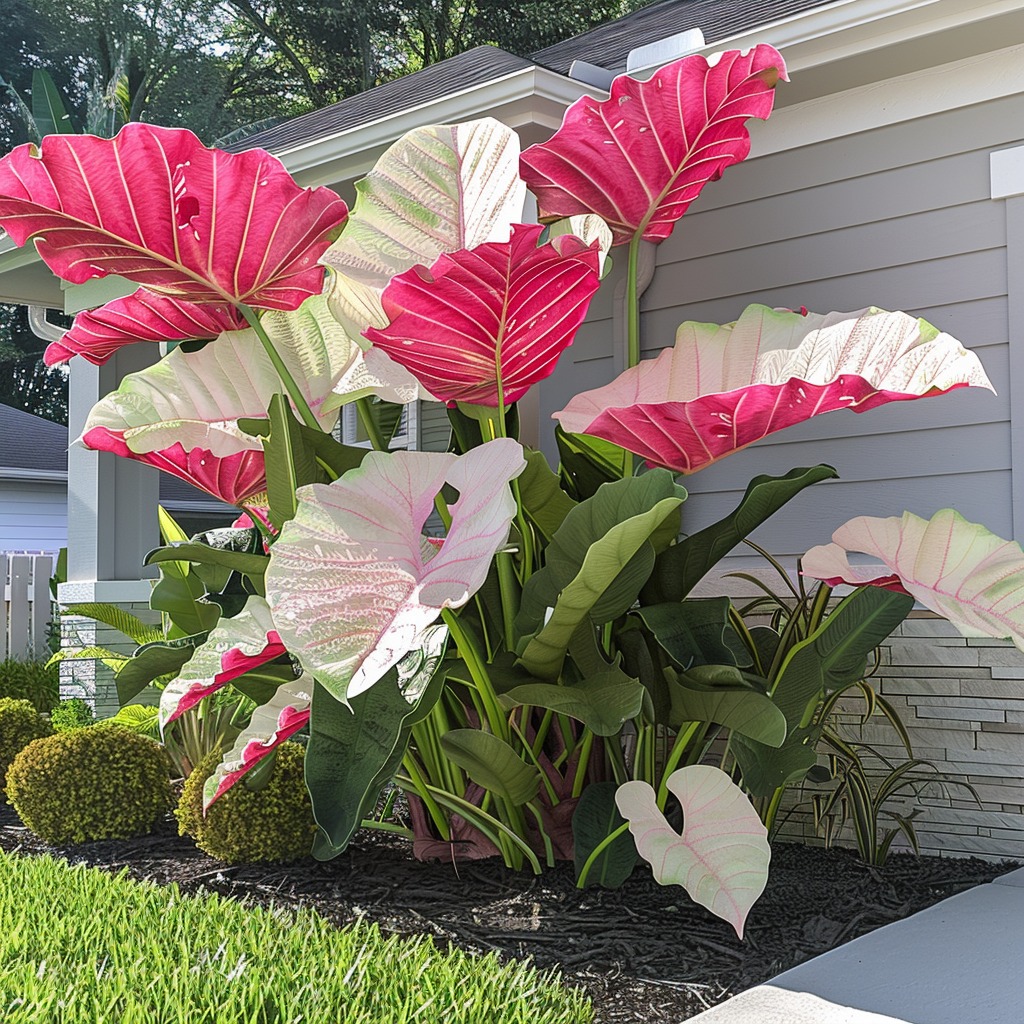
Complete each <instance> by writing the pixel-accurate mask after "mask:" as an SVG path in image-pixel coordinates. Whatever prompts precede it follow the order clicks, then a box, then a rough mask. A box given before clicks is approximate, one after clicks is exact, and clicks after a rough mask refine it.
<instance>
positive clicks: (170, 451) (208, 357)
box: [82, 295, 417, 505]
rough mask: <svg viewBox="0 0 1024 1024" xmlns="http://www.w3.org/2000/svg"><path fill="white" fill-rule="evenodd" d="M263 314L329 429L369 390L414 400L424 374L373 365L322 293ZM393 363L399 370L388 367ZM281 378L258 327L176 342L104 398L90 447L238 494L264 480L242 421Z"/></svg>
mask: <svg viewBox="0 0 1024 1024" xmlns="http://www.w3.org/2000/svg"><path fill="white" fill-rule="evenodd" d="M262 324H263V327H264V328H265V330H266V331H267V334H268V335H269V336H270V338H271V339H272V341H273V342H274V347H275V348H276V350H277V352H278V355H279V356H280V358H281V360H282V362H284V364H285V365H286V366H287V368H288V370H289V372H290V373H291V374H292V376H293V378H294V379H295V380H296V381H297V383H298V385H299V387H300V388H301V389H302V391H303V396H304V397H305V399H306V401H307V403H308V405H309V407H310V409H311V410H312V411H313V413H314V414H315V415H316V417H317V419H318V420H319V422H320V424H321V426H322V427H323V429H324V430H330V429H331V428H332V427H333V426H334V424H335V423H336V422H337V419H338V410H339V408H340V407H341V406H342V405H343V404H344V403H345V402H347V401H351V400H353V399H355V398H359V397H361V396H363V395H371V394H372V395H378V396H380V397H381V398H384V399H386V400H387V401H390V402H397V403H406V402H411V401H413V400H414V399H415V398H416V395H417V384H416V382H415V381H414V380H412V378H411V377H409V375H408V374H407V373H406V371H404V370H402V369H401V368H400V367H396V366H394V364H393V363H391V364H389V363H386V362H385V361H383V360H381V361H375V362H373V365H372V366H371V365H369V364H368V363H367V361H366V360H365V359H364V357H363V352H362V350H361V349H360V348H359V346H358V345H357V344H356V343H355V342H354V341H352V340H351V339H350V338H349V337H348V335H347V334H346V333H345V331H344V330H343V329H342V327H341V325H340V324H339V323H338V322H337V321H336V320H335V319H334V317H333V316H332V315H331V313H330V311H329V310H328V308H327V302H326V299H325V298H324V297H323V296H319V295H316V296H313V297H312V298H311V299H307V301H306V302H305V303H303V305H302V306H301V307H300V308H299V309H297V310H290V311H278V310H272V311H269V312H267V313H265V314H264V315H263V318H262ZM392 369H393V370H395V371H396V373H395V374H394V375H393V377H388V376H386V374H387V373H388V371H389V370H392ZM281 387H282V385H281V380H280V377H279V376H278V373H277V370H276V369H275V368H274V365H273V363H272V362H271V360H270V357H269V356H268V355H267V353H266V352H265V351H264V349H263V347H262V345H260V343H259V341H258V339H257V338H256V334H255V332H254V331H252V330H251V329H247V330H243V331H229V332H227V333H225V334H223V335H221V337H220V338H219V339H218V340H217V341H216V342H214V343H213V344H210V345H206V346H205V347H204V348H202V349H200V350H199V351H198V352H184V351H182V350H181V349H175V351H173V352H171V353H170V355H168V356H167V357H166V358H165V359H161V360H160V362H159V363H157V364H155V365H154V366H150V367H147V368H146V369H145V370H140V371H139V372H138V373H132V374H128V376H126V377H125V378H124V379H123V380H122V381H121V384H120V386H119V387H118V389H117V391H114V392H112V393H111V394H109V395H107V396H106V397H105V398H103V399H101V400H100V401H99V402H98V403H97V404H96V405H95V406H94V407H93V410H92V412H91V413H90V414H89V417H88V419H87V420H86V423H85V429H84V431H83V433H82V441H83V443H84V444H85V445H86V447H88V448H93V449H96V450H98V451H112V452H114V453H116V454H118V455H122V456H125V457H127V458H133V459H136V460H138V461H140V462H144V463H146V464H147V465H151V466H156V467H157V468H159V469H163V470H165V471H166V472H169V473H171V474H173V475H174V476H178V477H180V478H181V479H183V480H187V481H188V482H189V483H192V484H194V485H195V486H196V487H200V488H201V489H203V490H205V491H207V492H208V493H210V494H213V495H214V496H215V497H218V498H220V499H221V500H223V501H228V502H230V503H231V504H236V505H237V504H240V503H242V502H244V501H246V500H247V499H250V498H252V497H254V496H255V495H257V494H260V493H261V492H263V491H264V490H266V477H265V473H264V459H263V447H262V444H261V442H260V440H259V438H257V437H253V436H252V435H250V434H247V433H245V432H244V431H242V430H241V429H240V428H239V427H238V423H237V421H238V420H239V419H243V418H246V417H254V418H257V419H258V418H260V417H264V416H266V410H267V408H268V406H269V404H270V400H271V398H272V397H273V396H274V395H275V394H277V393H278V392H280V391H281Z"/></svg>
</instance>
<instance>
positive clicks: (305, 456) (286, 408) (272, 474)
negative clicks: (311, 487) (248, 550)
mask: <svg viewBox="0 0 1024 1024" xmlns="http://www.w3.org/2000/svg"><path fill="white" fill-rule="evenodd" d="M268 414H269V416H270V434H269V436H267V437H264V438H263V439H262V440H263V452H264V454H265V456H266V466H267V503H268V505H269V509H268V511H269V515H270V521H271V523H273V525H274V526H276V527H277V528H278V529H279V530H280V529H281V527H282V526H284V524H285V523H287V522H288V520H289V519H293V518H294V517H295V507H296V499H295V489H296V488H297V487H300V486H301V485H302V484H312V483H318V482H320V481H322V480H323V474H322V473H321V472H320V468H319V466H317V463H316V456H315V455H314V454H313V453H312V451H310V449H309V448H307V447H306V445H305V444H304V443H303V439H302V431H301V430H300V429H299V422H298V420H296V418H295V416H294V414H293V413H292V410H291V405H289V403H288V399H287V398H285V397H284V395H274V397H273V398H271V400H270V408H269V409H268Z"/></svg>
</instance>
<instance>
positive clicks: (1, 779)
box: [0, 697, 53, 793]
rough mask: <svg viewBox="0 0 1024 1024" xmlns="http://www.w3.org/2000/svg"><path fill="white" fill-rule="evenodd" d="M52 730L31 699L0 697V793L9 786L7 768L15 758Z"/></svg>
mask: <svg viewBox="0 0 1024 1024" xmlns="http://www.w3.org/2000/svg"><path fill="white" fill-rule="evenodd" d="M52 732H53V728H52V727H51V725H50V723H49V722H47V721H46V719H45V718H43V717H42V716H41V715H40V714H39V712H38V711H36V709H35V706H34V705H33V704H32V702H31V701H28V700H19V699H16V698H14V697H0V793H2V792H3V791H4V789H5V788H6V786H7V769H8V768H9V767H10V765H11V762H12V761H13V760H14V758H15V757H16V756H17V755H18V754H19V753H20V752H21V751H22V750H23V749H24V748H25V747H27V746H28V745H29V744H30V743H31V742H32V741H33V740H38V739H40V738H42V737H43V736H49V735H50V734H51V733H52Z"/></svg>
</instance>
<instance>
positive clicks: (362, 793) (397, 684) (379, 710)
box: [236, 626, 448, 860]
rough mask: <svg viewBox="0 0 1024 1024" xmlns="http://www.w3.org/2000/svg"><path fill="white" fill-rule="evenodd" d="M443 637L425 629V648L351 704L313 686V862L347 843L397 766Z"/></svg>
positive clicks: (435, 693)
mask: <svg viewBox="0 0 1024 1024" xmlns="http://www.w3.org/2000/svg"><path fill="white" fill-rule="evenodd" d="M447 639H448V630H447V628H446V627H444V626H436V627H434V628H433V629H431V630H429V631H427V632H426V633H425V634H424V646H423V649H422V650H416V651H412V652H410V653H409V654H407V655H406V656H405V657H404V658H403V659H402V660H401V661H400V662H399V663H398V665H396V666H395V668H393V669H392V670H391V671H390V672H388V674H387V675H386V676H384V677H383V678H382V679H380V680H379V681H378V682H377V683H375V684H374V685H373V686H372V687H370V689H368V690H366V691H365V692H363V693H360V694H358V695H357V696H355V697H353V698H352V699H351V701H350V706H349V707H346V706H345V705H344V704H343V703H342V702H341V701H339V700H337V699H336V698H334V697H333V696H332V695H331V693H330V691H329V690H327V689H326V687H324V686H322V685H321V684H320V683H317V684H316V685H315V686H314V688H313V704H312V713H311V716H310V722H309V745H308V746H307V748H306V762H305V763H306V785H307V786H308V787H309V793H310V798H311V799H312V801H313V816H314V817H315V818H316V822H317V825H318V826H319V832H318V833H317V836H316V839H315V840H314V843H313V853H314V856H315V857H316V858H317V859H318V860H329V859H330V858H332V857H335V856H337V855H338V854H339V853H341V851H342V850H344V849H345V847H346V846H347V845H348V843H349V840H350V839H351V838H352V835H353V834H354V833H355V831H356V829H357V828H358V827H359V825H360V822H361V821H362V820H363V818H364V817H366V815H367V813H368V812H369V811H370V810H372V808H373V804H374V803H375V802H376V800H377V794H378V793H379V792H380V789H381V787H382V786H383V785H384V783H385V782H387V781H388V780H389V779H390V778H391V776H392V775H393V774H394V773H395V771H396V769H397V768H398V766H399V765H400V764H401V761H402V757H403V756H404V754H405V748H406V744H407V743H408V738H409V730H410V729H411V728H412V727H413V725H415V724H416V723H417V722H418V721H421V720H422V719H423V718H424V717H426V715H427V714H429V712H430V709H431V708H432V707H433V706H434V704H435V703H436V702H437V699H438V697H439V696H440V695H441V691H442V689H443V688H444V673H443V671H441V672H439V671H438V668H439V666H440V664H441V660H442V658H443V657H444V651H445V645H446V643H447ZM236 685H237V683H236Z"/></svg>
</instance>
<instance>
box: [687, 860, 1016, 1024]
mask: <svg viewBox="0 0 1024 1024" xmlns="http://www.w3.org/2000/svg"><path fill="white" fill-rule="evenodd" d="M692 1020H693V1024H1024V868H1018V869H1017V870H1016V871H1011V872H1010V873H1009V874H1007V875H1003V876H1002V877H1001V878H997V879H996V880H995V881H994V882H991V883H989V884H988V885H979V886H977V887H975V888H974V889H969V890H967V891H966V892H962V893H959V894H958V895H956V896H953V897H951V898H950V899H948V900H943V901H942V902H941V903H936V904H935V906H933V907H929V908H928V909H927V910H923V911H921V912H920V913H919V914H914V915H913V916H912V917H908V918H906V919H905V920H903V921H897V922H896V923H895V924H890V925H886V926H885V927H884V928H879V929H878V930H877V931H873V932H871V933H870V934H868V935H864V936H861V938H859V939H854V940H853V942H848V943H847V944H846V945H844V946H840V947H839V948H838V949H833V950H831V951H830V952H828V953H825V954H823V955H822V956H818V957H815V958H814V959H813V960H808V961H807V962H806V963H803V964H800V966H799V967H794V968H793V969H792V970H790V971H786V972H785V973H784V974H780V975H779V976H778V977H777V978H774V979H773V980H772V981H771V982H769V983H767V984H765V985H759V986H757V988H753V989H750V990H749V991H747V992H743V993H741V994H740V995H739V996H736V997H735V998H733V999H730V1000H728V1001H727V1002H724V1003H722V1004H720V1005H719V1006H716V1007H714V1008H712V1009H710V1010H707V1011H705V1012H704V1013H701V1014H698V1015H697V1016H696V1017H694V1018H692Z"/></svg>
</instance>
